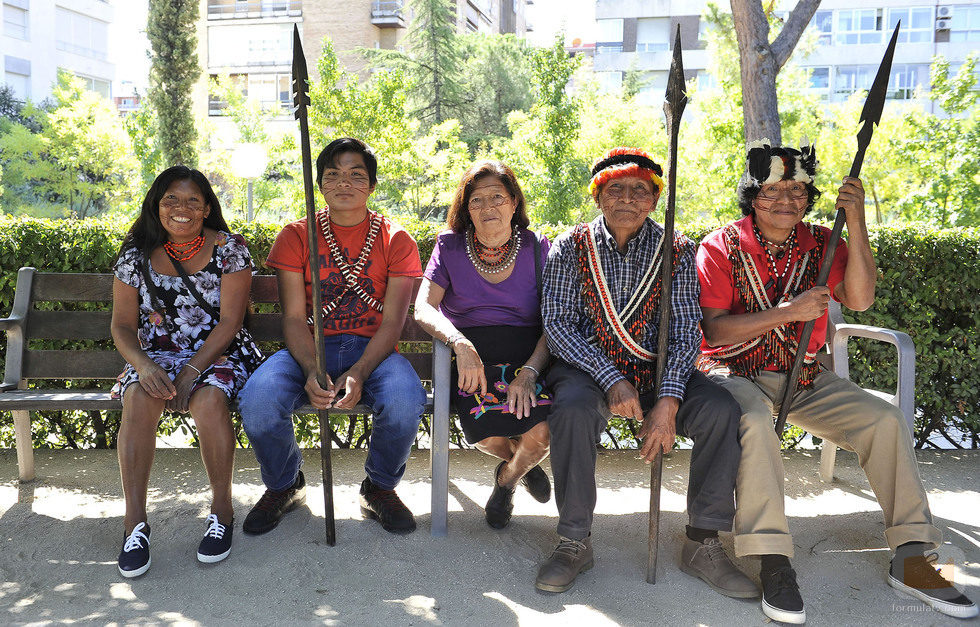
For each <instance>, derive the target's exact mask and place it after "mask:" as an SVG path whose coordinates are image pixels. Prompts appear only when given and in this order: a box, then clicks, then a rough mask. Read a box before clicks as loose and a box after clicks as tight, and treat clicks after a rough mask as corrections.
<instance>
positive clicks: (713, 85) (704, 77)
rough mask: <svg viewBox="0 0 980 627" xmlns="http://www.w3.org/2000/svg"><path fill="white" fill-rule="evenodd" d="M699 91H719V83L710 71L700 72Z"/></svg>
mask: <svg viewBox="0 0 980 627" xmlns="http://www.w3.org/2000/svg"><path fill="white" fill-rule="evenodd" d="M697 80H698V91H705V90H709V89H718V81H716V80H715V77H714V75H713V74H712V73H711V72H709V71H708V70H698V79H697Z"/></svg>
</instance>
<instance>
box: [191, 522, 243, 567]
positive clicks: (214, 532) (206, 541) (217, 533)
mask: <svg viewBox="0 0 980 627" xmlns="http://www.w3.org/2000/svg"><path fill="white" fill-rule="evenodd" d="M205 522H207V525H208V528H207V531H205V532H204V538H203V539H202V540H201V544H199V545H198V547H197V561H199V562H204V563H205V564H213V563H215V562H220V561H221V560H223V559H225V558H226V557H228V554H229V553H231V533H232V531H233V530H234V528H235V519H234V518H232V519H231V524H230V525H228V526H227V527H226V526H224V525H222V524H221V523H220V522H218V516H217V514H208V518H207V520H206V521H205Z"/></svg>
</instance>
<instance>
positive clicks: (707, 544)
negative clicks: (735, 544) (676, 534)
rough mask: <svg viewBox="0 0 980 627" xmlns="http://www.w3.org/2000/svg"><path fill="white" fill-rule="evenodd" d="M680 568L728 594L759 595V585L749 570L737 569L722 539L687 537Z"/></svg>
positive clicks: (741, 597)
mask: <svg viewBox="0 0 980 627" xmlns="http://www.w3.org/2000/svg"><path fill="white" fill-rule="evenodd" d="M680 567H681V570H682V571H684V572H685V573H687V574H688V575H690V576H692V577H698V578H699V579H703V580H704V582H705V583H707V584H708V585H709V586H711V587H712V588H714V589H715V590H716V591H718V592H720V593H721V594H724V595H725V596H726V597H734V598H736V599H757V598H758V597H759V588H758V587H757V586H756V585H755V583H753V582H752V580H751V579H749V578H748V577H747V576H746V575H745V573H743V572H742V571H740V570H739V569H737V568H735V564H732V561H731V560H730V559H728V555H727V554H726V553H725V547H723V546H722V545H721V540H719V539H718V538H708V539H706V540H705V541H704V542H703V543H702V542H696V541H694V540H692V539H690V538H688V537H685V538H684V548H682V549H681V563H680Z"/></svg>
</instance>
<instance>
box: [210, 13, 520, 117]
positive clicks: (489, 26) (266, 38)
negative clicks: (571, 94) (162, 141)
mask: <svg viewBox="0 0 980 627" xmlns="http://www.w3.org/2000/svg"><path fill="white" fill-rule="evenodd" d="M455 1H456V15H457V26H458V30H459V32H486V33H502V32H510V33H515V34H517V35H519V36H523V34H524V33H525V32H526V18H525V7H526V4H527V2H529V1H530V0H455ZM201 18H202V19H201V22H200V25H199V29H198V38H199V44H198V56H199V59H200V61H201V64H202V68H203V70H204V71H203V75H204V76H205V77H208V78H213V77H217V76H219V75H223V74H228V75H229V76H232V77H234V78H236V79H237V80H238V81H240V84H241V86H242V89H243V91H244V92H245V93H246V94H247V95H248V97H249V98H253V99H255V100H256V101H258V102H259V103H260V104H261V105H262V107H263V108H265V109H276V108H279V110H280V111H281V112H282V117H283V119H288V116H289V112H290V110H291V106H292V104H291V102H292V95H291V86H290V81H291V71H292V37H293V35H292V33H293V26H294V25H298V26H299V29H300V34H301V36H302V40H303V50H304V51H305V53H306V57H307V59H306V60H307V65H308V67H309V68H310V73H311V74H314V73H315V69H316V61H317V57H318V56H319V52H320V47H321V45H322V41H323V38H324V37H330V39H331V41H332V42H333V46H334V50H335V51H336V52H337V53H338V56H339V58H340V61H341V63H342V64H343V65H344V66H345V67H346V69H348V70H350V71H355V72H361V73H363V72H364V71H365V66H366V63H365V61H364V59H363V58H362V57H361V55H359V54H357V53H356V52H354V51H355V50H356V49H357V48H361V47H363V48H382V49H395V48H397V47H398V46H399V45H400V43H401V40H402V39H403V38H404V36H405V34H406V32H407V27H408V23H409V20H410V19H411V16H410V15H409V10H408V8H407V2H406V0H344V1H343V2H337V1H336V0H201ZM194 101H195V107H196V109H197V111H196V112H197V114H198V115H201V116H202V117H203V116H204V115H208V116H211V117H212V118H216V120H215V121H216V122H217V123H218V124H219V126H220V125H221V124H222V123H221V121H220V118H221V117H222V116H223V111H224V108H225V104H224V103H223V102H222V101H221V100H220V99H219V98H217V97H215V96H214V95H213V94H208V93H207V81H201V83H200V84H199V86H198V88H197V90H196V91H195V98H194Z"/></svg>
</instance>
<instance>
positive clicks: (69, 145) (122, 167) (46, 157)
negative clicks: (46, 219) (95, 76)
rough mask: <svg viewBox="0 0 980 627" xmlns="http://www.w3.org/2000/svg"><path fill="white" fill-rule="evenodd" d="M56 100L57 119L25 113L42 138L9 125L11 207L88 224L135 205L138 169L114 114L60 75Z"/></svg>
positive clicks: (2, 147) (5, 139)
mask: <svg viewBox="0 0 980 627" xmlns="http://www.w3.org/2000/svg"><path fill="white" fill-rule="evenodd" d="M52 97H53V108H52V109H51V110H50V111H38V110H35V109H33V108H32V107H30V106H27V107H25V108H24V111H23V112H22V113H21V115H25V116H27V117H29V118H31V119H34V120H36V121H37V123H38V124H39V130H38V131H37V132H35V131H33V130H32V128H30V127H28V126H25V125H24V124H20V123H18V122H9V121H8V122H6V123H5V125H6V126H7V129H6V132H4V134H3V135H2V137H0V154H2V155H3V160H4V162H5V164H4V184H5V187H6V191H7V194H6V195H5V203H4V204H5V206H6V207H7V208H8V209H10V208H13V209H16V210H18V211H24V210H27V211H29V212H31V213H37V212H38V209H46V210H47V212H48V213H55V214H60V215H65V214H66V213H72V214H74V215H76V216H78V217H80V218H85V217H88V216H92V215H96V214H99V213H103V212H105V211H106V210H108V209H109V208H110V206H111V205H112V203H113V202H114V201H119V200H125V199H128V198H130V197H131V195H132V191H133V184H134V180H135V174H136V171H137V165H136V162H135V160H134V159H133V157H132V156H131V147H130V142H129V138H128V136H127V135H126V131H125V130H124V129H123V127H122V122H121V121H120V119H119V115H118V114H117V113H116V111H115V109H114V108H113V106H112V105H111V104H110V103H109V102H108V101H107V100H105V99H104V98H102V97H101V96H100V95H98V94H97V93H95V92H92V91H89V90H87V89H85V87H84V85H83V83H82V82H81V80H80V79H78V78H76V77H74V76H72V75H71V74H69V73H67V72H61V73H59V75H58V83H57V85H56V86H55V88H54V90H53V92H52ZM11 196H15V197H14V198H11ZM42 213H43V211H42Z"/></svg>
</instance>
